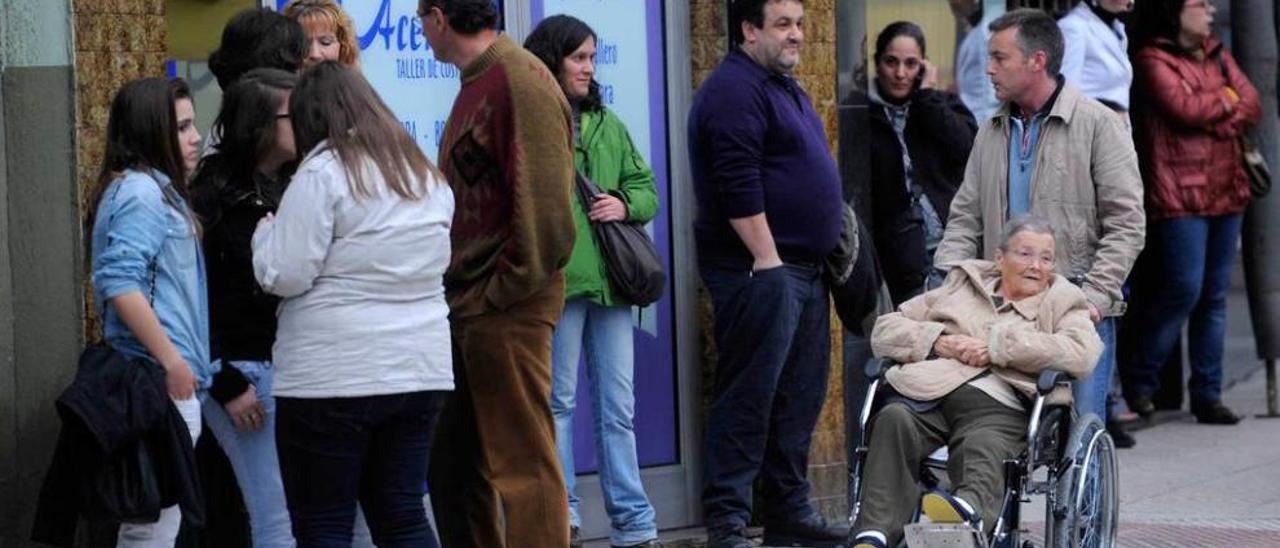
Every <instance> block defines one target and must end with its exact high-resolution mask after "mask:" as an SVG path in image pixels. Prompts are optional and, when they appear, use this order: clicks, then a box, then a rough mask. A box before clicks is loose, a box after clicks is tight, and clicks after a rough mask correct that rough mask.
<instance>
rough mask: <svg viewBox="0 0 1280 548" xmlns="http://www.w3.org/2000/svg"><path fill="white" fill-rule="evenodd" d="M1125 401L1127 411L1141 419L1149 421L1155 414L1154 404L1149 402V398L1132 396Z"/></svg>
mask: <svg viewBox="0 0 1280 548" xmlns="http://www.w3.org/2000/svg"><path fill="white" fill-rule="evenodd" d="M1126 401H1127V402H1128V403H1129V410H1130V411H1133V412H1134V413H1137V414H1138V416H1139V417H1142V418H1143V419H1150V418H1151V415H1154V414H1156V404H1155V402H1153V401H1151V396H1134V397H1132V398H1126Z"/></svg>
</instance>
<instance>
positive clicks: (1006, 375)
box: [871, 260, 1102, 403]
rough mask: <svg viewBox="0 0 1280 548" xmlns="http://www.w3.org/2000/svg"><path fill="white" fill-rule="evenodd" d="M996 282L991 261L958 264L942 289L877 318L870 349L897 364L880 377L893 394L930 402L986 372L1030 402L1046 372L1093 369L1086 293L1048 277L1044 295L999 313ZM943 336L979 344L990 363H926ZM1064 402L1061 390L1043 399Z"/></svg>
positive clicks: (1093, 334)
mask: <svg viewBox="0 0 1280 548" xmlns="http://www.w3.org/2000/svg"><path fill="white" fill-rule="evenodd" d="M999 277H1000V273H999V270H997V269H996V266H995V263H992V262H990V261H983V260H969V261H963V262H961V263H959V265H958V266H957V267H956V268H953V269H952V270H951V273H950V275H948V276H947V280H946V282H945V283H943V284H942V287H939V288H938V289H934V290H933V291H929V292H928V293H925V294H923V295H920V296H918V297H916V298H914V299H911V300H909V301H907V302H905V303H903V304H902V306H901V307H900V308H899V310H898V312H894V313H891V314H886V315H884V316H881V317H880V318H879V319H878V320H876V325H875V329H874V330H873V331H872V333H871V348H872V350H873V351H874V352H875V355H876V356H878V357H882V358H888V359H891V360H893V361H896V362H898V363H900V364H902V365H898V366H895V367H893V368H892V369H890V370H889V371H888V372H887V373H886V374H885V378H886V379H887V380H888V381H889V384H890V385H892V386H893V388H894V389H895V390H897V391H898V392H899V393H901V394H902V395H904V396H907V397H909V398H912V399H916V400H921V401H928V400H934V399H937V398H941V397H942V396H945V395H947V394H948V393H950V392H951V391H952V390H955V389H956V388H958V387H960V386H961V385H963V384H965V383H967V382H969V381H970V380H973V379H974V378H975V377H977V376H978V375H980V374H982V372H983V371H985V370H987V369H990V370H991V372H992V373H993V374H995V375H997V376H998V377H999V378H1000V379H1002V380H1004V381H1006V382H1008V383H1009V384H1010V385H1012V386H1013V387H1014V389H1016V390H1017V391H1019V392H1021V393H1022V394H1025V395H1027V396H1028V397H1033V396H1034V395H1035V393H1036V379H1037V377H1038V376H1039V374H1040V372H1042V371H1044V370H1046V369H1054V370H1058V371H1064V372H1066V373H1068V374H1070V375H1071V376H1072V377H1075V378H1077V379H1079V378H1083V377H1085V376H1087V375H1088V374H1089V373H1090V372H1091V371H1093V367H1094V365H1095V364H1096V363H1097V361H1098V357H1099V356H1100V355H1101V354H1102V339H1100V338H1098V332H1097V331H1096V330H1095V329H1094V325H1093V322H1092V321H1090V320H1089V309H1088V305H1087V301H1086V299H1085V294H1084V292H1083V291H1081V290H1080V288H1078V287H1076V286H1074V285H1072V284H1071V282H1069V281H1067V279H1066V278H1063V277H1062V276H1054V280H1053V283H1052V284H1050V286H1049V288H1048V289H1046V290H1045V291H1043V292H1041V293H1040V294H1037V295H1035V296H1032V297H1028V298H1026V299H1023V300H1020V301H1015V302H1013V303H1012V304H1011V306H1007V307H1004V309H1003V310H1002V311H1001V312H997V311H996V306H995V304H994V303H993V302H992V300H991V297H990V295H989V293H988V292H987V289H986V287H989V286H990V285H991V284H992V282H994V281H995V279H997V278H999ZM944 334H946V335H968V336H971V337H977V338H980V339H985V340H986V341H987V346H988V348H989V351H990V355H991V365H990V366H988V367H984V368H979V367H970V366H968V365H965V364H963V363H961V362H959V361H956V360H953V359H948V358H935V359H928V358H929V355H930V354H931V352H932V350H933V344H934V341H936V340H937V339H938V337H939V336H940V335H944ZM1070 398H1071V393H1070V391H1068V390H1062V389H1059V390H1057V391H1055V392H1054V393H1053V394H1051V395H1050V398H1049V401H1050V402H1051V403H1065V402H1069V401H1070Z"/></svg>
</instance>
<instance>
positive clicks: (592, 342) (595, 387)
mask: <svg viewBox="0 0 1280 548" xmlns="http://www.w3.org/2000/svg"><path fill="white" fill-rule="evenodd" d="M631 336H632V326H631V307H629V306H602V305H599V304H596V303H593V302H591V301H589V300H587V299H574V300H572V301H569V302H567V303H565V305H564V315H563V316H561V318H560V323H559V324H557V325H556V330H555V336H554V338H553V339H552V351H551V414H552V416H553V417H554V418H555V422H556V448H557V449H558V451H559V453H560V467H561V469H562V470H563V471H564V482H565V486H566V487H567V488H568V491H569V523H570V525H572V526H574V527H580V526H581V525H582V517H581V515H580V514H579V513H578V495H577V494H576V493H575V492H574V483H575V479H576V478H575V477H574V476H575V472H574V466H573V409H574V405H575V397H576V394H577V387H578V360H579V357H580V356H581V355H582V353H583V350H585V351H586V365H587V380H588V381H589V382H590V383H591V411H592V415H593V419H594V420H593V421H592V424H591V426H592V430H593V431H594V432H595V442H596V455H598V457H597V458H598V460H599V463H600V465H599V466H600V490H601V491H602V492H603V493H604V505H605V511H606V512H608V514H609V521H610V523H611V524H612V525H613V532H612V534H610V536H609V540H610V541H611V542H612V543H613V544H615V545H620V546H629V545H632V544H639V543H641V542H644V541H646V540H649V539H653V538H657V537H658V526H657V523H656V522H655V519H656V515H655V512H654V510H653V506H652V505H650V504H649V498H648V497H647V496H645V493H644V484H642V483H641V481H640V463H639V460H638V458H637V456H636V434H635V431H634V429H633V426H632V418H633V417H634V416H635V403H636V397H635V392H634V386H633V385H632V376H633V374H634V373H635V345H634V344H633V342H632V337H631Z"/></svg>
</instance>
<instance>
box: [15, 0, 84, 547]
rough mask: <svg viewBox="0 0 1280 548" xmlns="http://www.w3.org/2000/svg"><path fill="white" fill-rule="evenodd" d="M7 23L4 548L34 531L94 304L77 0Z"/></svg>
mask: <svg viewBox="0 0 1280 548" xmlns="http://www.w3.org/2000/svg"><path fill="white" fill-rule="evenodd" d="M2 9H3V12H2V13H0V29H2V30H0V36H3V47H2V48H0V49H2V50H3V63H2V64H3V69H2V70H0V104H2V107H3V108H0V143H3V149H0V167H3V169H2V170H0V206H2V207H0V233H3V234H4V238H3V245H2V246H0V493H4V494H5V496H2V497H0V544H4V545H11V544H12V543H13V541H14V540H16V539H19V538H22V537H25V536H26V535H27V533H28V532H29V527H30V518H31V514H32V511H33V510H34V505H35V498H36V494H37V492H38V490H39V486H40V482H41V481H42V480H43V477H44V469H45V466H46V465H47V463H48V461H49V457H50V455H51V453H52V449H53V443H54V440H55V439H56V437H57V432H58V420H57V417H56V415H55V414H54V408H53V401H54V399H55V398H56V397H57V395H58V394H59V393H60V392H61V390H62V389H63V388H64V387H65V386H66V384H67V382H68V381H69V380H70V379H71V377H72V375H73V373H74V370H75V361H76V357H77V355H78V353H79V350H80V346H81V333H82V332H83V327H82V326H83V302H82V299H81V287H82V279H83V276H82V275H81V274H80V271H81V268H80V264H81V263H80V257H79V255H80V253H79V242H80V229H79V224H80V216H79V200H78V192H77V187H76V176H75V175H76V172H75V166H76V157H75V147H74V143H75V88H74V78H73V72H72V68H71V63H72V54H71V51H72V48H71V43H72V26H71V6H70V3H69V0H6V1H5V2H4V4H3V8H2Z"/></svg>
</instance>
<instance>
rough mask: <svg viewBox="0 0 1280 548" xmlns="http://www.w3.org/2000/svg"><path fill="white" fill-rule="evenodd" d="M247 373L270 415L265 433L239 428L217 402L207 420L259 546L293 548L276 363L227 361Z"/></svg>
mask: <svg viewBox="0 0 1280 548" xmlns="http://www.w3.org/2000/svg"><path fill="white" fill-rule="evenodd" d="M222 366H223V367H235V368H236V369H238V370H240V372H241V373H243V374H244V377H245V379H247V380H248V381H249V382H250V383H251V384H253V387H254V390H255V391H256V392H257V394H258V401H259V402H261V404H262V409H263V411H265V412H266V416H265V417H263V420H262V428H261V429H259V430H237V429H236V426H235V423H234V422H232V420H231V416H230V415H228V414H227V410H226V409H224V408H223V407H222V404H220V403H218V402H217V401H216V400H214V399H213V398H206V399H205V402H204V409H203V411H204V421H205V423H206V424H208V425H209V431H210V432H212V433H213V436H214V437H215V438H217V440H218V445H220V446H222V451H223V452H224V453H226V455H227V460H228V461H231V469H232V470H233V471H235V474H236V483H237V484H239V485H240V494H241V495H242V496H243V498H244V506H245V508H246V509H248V510H249V527H250V531H251V532H252V534H253V546H254V548H276V547H279V548H291V547H292V546H294V541H293V533H292V531H290V528H289V510H288V509H287V508H286V507H285V501H284V484H283V483H281V481H280V462H279V461H278V460H277V459H276V400H275V397H273V396H272V395H271V377H272V375H271V362H256V361H234V362H224V363H223V365H222Z"/></svg>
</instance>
